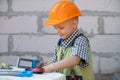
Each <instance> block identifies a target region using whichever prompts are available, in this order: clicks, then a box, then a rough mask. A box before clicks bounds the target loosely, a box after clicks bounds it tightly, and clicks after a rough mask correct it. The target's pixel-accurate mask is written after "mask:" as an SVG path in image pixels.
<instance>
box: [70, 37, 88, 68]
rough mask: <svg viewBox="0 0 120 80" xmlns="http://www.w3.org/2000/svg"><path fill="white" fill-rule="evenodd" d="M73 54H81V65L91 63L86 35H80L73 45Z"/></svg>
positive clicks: (84, 65)
mask: <svg viewBox="0 0 120 80" xmlns="http://www.w3.org/2000/svg"><path fill="white" fill-rule="evenodd" d="M71 55H72V56H79V57H80V59H81V61H80V62H79V65H80V67H82V68H84V67H86V66H88V64H89V56H88V40H87V38H86V37H83V36H80V37H78V38H77V39H76V40H75V42H74V45H73V47H72V53H71Z"/></svg>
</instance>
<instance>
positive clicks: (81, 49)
mask: <svg viewBox="0 0 120 80" xmlns="http://www.w3.org/2000/svg"><path fill="white" fill-rule="evenodd" d="M78 35H80V31H79V30H78V29H76V30H75V31H74V32H73V33H72V34H71V36H69V37H68V38H67V39H65V40H62V42H61V45H60V46H61V47H62V51H63V53H64V51H65V49H66V48H67V47H68V46H69V45H70V44H71V43H72V41H73V40H74V39H75V38H76V37H77V36H78ZM57 52H58V51H57V47H56V48H55V52H54V55H53V58H52V61H53V62H56V61H57ZM71 56H79V57H80V58H81V61H80V62H79V65H80V67H82V68H84V67H86V66H88V64H89V56H88V39H87V38H86V37H82V36H79V37H78V38H77V39H76V40H75V42H74V45H73V46H72V52H71Z"/></svg>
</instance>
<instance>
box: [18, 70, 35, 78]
mask: <svg viewBox="0 0 120 80" xmlns="http://www.w3.org/2000/svg"><path fill="white" fill-rule="evenodd" d="M32 75H33V72H32V71H20V72H18V75H17V76H19V77H31V76H32Z"/></svg>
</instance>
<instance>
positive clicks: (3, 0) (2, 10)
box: [0, 0, 8, 12]
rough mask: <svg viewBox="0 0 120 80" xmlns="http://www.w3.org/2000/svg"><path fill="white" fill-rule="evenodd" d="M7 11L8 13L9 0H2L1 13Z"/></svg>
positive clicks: (0, 2)
mask: <svg viewBox="0 0 120 80" xmlns="http://www.w3.org/2000/svg"><path fill="white" fill-rule="evenodd" d="M7 11H8V4H7V0H0V12H7Z"/></svg>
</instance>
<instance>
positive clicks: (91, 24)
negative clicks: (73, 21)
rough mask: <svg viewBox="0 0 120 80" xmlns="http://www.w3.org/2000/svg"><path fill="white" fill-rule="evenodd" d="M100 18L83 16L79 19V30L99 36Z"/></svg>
mask: <svg viewBox="0 0 120 80" xmlns="http://www.w3.org/2000/svg"><path fill="white" fill-rule="evenodd" d="M97 19H98V17H93V16H83V17H82V16H81V17H79V24H78V28H79V29H81V30H82V31H83V32H85V33H87V34H90V33H93V34H98V22H97Z"/></svg>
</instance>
